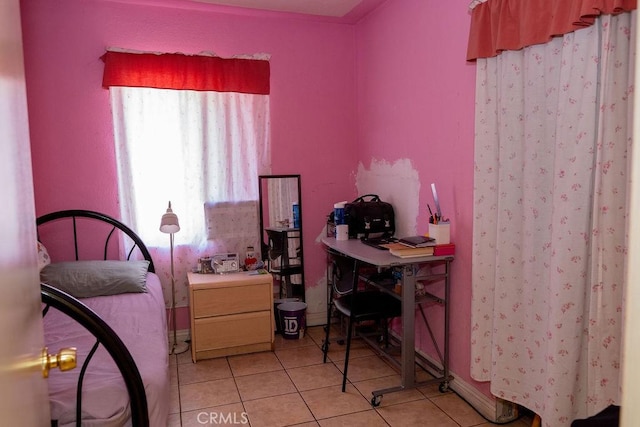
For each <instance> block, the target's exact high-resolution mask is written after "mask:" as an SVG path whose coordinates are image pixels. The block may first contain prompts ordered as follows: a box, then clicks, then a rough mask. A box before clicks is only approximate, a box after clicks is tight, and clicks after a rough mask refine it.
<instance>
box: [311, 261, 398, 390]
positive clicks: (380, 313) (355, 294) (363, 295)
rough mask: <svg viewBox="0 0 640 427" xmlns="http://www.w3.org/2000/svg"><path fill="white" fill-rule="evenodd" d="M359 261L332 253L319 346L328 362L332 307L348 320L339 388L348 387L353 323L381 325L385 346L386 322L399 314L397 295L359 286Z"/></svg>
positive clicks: (386, 341)
mask: <svg viewBox="0 0 640 427" xmlns="http://www.w3.org/2000/svg"><path fill="white" fill-rule="evenodd" d="M358 268H359V266H358V261H356V260H354V259H351V258H347V257H344V256H341V255H339V254H335V255H334V259H333V261H332V266H331V291H330V295H329V307H328V310H327V311H328V313H327V326H326V328H325V333H326V335H325V340H324V343H323V345H322V351H323V356H324V357H323V362H324V363H326V362H327V353H328V352H329V331H330V330H331V317H332V311H333V310H332V308H333V309H335V310H336V311H337V312H338V313H340V314H341V315H343V316H344V317H346V318H347V319H348V323H347V342H346V344H347V347H346V352H345V357H344V370H343V373H342V391H343V392H344V391H345V390H346V386H347V369H348V367H349V352H350V350H351V339H352V335H353V329H354V327H355V325H357V324H358V323H361V322H364V321H376V322H377V323H379V324H381V326H382V333H383V337H384V341H385V345H388V342H389V340H388V321H389V319H392V318H394V317H400V316H401V315H402V304H401V302H400V300H399V299H398V298H396V297H395V296H393V295H390V294H388V293H385V292H382V291H379V290H375V289H372V290H369V289H358V284H359V279H358V276H359V274H358Z"/></svg>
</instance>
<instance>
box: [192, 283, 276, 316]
mask: <svg viewBox="0 0 640 427" xmlns="http://www.w3.org/2000/svg"><path fill="white" fill-rule="evenodd" d="M193 295H194V298H193V301H192V303H193V314H194V316H195V318H196V319H199V318H203V317H208V316H220V315H225V314H233V313H248V312H252V311H262V310H270V305H271V298H272V295H271V283H261V284H256V285H247V286H237V287H226V288H209V289H198V290H195V291H194V292H193Z"/></svg>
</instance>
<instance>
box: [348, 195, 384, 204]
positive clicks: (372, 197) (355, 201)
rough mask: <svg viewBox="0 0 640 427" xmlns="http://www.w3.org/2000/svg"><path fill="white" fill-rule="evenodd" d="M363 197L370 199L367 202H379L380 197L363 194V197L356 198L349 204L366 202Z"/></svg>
mask: <svg viewBox="0 0 640 427" xmlns="http://www.w3.org/2000/svg"><path fill="white" fill-rule="evenodd" d="M365 197H371V200H369V201H370V202H379V201H380V196H378V195H377V194H365V195H363V196H360V197H358V198H357V199H355V200H354V201H353V202H351V203H360V202H365V201H366V200H364V198H365Z"/></svg>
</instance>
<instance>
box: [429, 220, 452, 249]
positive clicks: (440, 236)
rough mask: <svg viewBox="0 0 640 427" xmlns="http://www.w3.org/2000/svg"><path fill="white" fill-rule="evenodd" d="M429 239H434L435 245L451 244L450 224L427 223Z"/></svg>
mask: <svg viewBox="0 0 640 427" xmlns="http://www.w3.org/2000/svg"><path fill="white" fill-rule="evenodd" d="M429 237H432V238H434V239H436V245H446V244H447V243H451V227H450V224H449V223H448V222H445V223H439V224H431V223H429Z"/></svg>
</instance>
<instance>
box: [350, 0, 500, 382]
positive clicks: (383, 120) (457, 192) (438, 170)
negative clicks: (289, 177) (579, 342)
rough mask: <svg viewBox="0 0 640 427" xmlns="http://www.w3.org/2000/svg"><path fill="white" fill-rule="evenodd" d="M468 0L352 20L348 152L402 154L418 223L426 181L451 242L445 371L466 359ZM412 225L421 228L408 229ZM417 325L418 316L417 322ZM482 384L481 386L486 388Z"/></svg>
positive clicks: (366, 157)
mask: <svg viewBox="0 0 640 427" xmlns="http://www.w3.org/2000/svg"><path fill="white" fill-rule="evenodd" d="M468 4H469V1H468V0H453V1H447V2H443V1H425V0H391V1H388V2H386V3H385V4H383V5H382V7H380V8H379V9H377V10H376V11H375V12H374V13H373V14H371V15H369V16H368V17H367V18H366V19H365V20H363V21H361V22H360V23H359V24H358V25H357V76H356V81H357V83H358V95H357V109H358V160H359V161H360V162H362V163H363V164H364V165H365V166H368V165H369V164H370V162H371V160H372V159H384V160H386V161H388V162H391V163H393V162H394V161H396V160H398V159H405V158H408V159H411V162H412V165H413V168H415V169H416V170H417V171H418V173H419V176H420V184H421V187H420V194H404V195H394V199H396V200H398V199H402V198H403V197H405V198H412V199H415V198H416V197H417V198H419V200H420V214H419V217H418V218H417V222H418V224H426V223H427V222H428V218H427V215H428V212H427V209H426V204H427V203H430V204H431V206H433V198H432V196H431V187H430V184H431V183H432V182H435V183H436V185H437V189H438V196H439V198H440V204H441V205H442V208H443V210H446V212H447V215H448V216H450V217H451V224H452V225H451V227H452V228H451V235H452V241H453V242H455V244H456V259H455V261H454V263H453V272H452V289H451V301H452V304H451V314H450V319H451V335H450V337H451V369H452V370H453V371H454V372H455V373H456V374H457V375H459V376H461V377H463V378H465V380H467V381H469V382H471V383H473V380H471V379H470V377H469V374H468V372H469V366H470V360H469V357H470V306H471V239H472V222H473V216H472V214H473V203H472V202H473V200H472V195H473V137H474V107H475V106H474V94H475V65H474V64H470V63H467V62H466V61H465V53H466V45H467V38H468V29H469V21H470V18H469V14H468V12H467V7H468ZM418 230H419V231H420V232H422V231H425V230H424V227H418ZM418 323H421V320H418ZM487 389H488V388H487Z"/></svg>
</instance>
